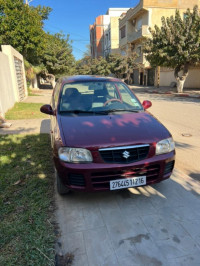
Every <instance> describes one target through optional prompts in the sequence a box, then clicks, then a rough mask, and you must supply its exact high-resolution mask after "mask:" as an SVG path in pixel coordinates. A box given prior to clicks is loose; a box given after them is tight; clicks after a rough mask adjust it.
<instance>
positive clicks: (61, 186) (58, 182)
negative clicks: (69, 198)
mask: <svg viewBox="0 0 200 266" xmlns="http://www.w3.org/2000/svg"><path fill="white" fill-rule="evenodd" d="M55 175H56V186H57V191H58V194H60V195H66V194H68V193H69V192H70V190H69V188H67V187H66V186H65V185H64V184H63V182H62V180H61V179H60V177H59V175H58V172H57V171H55Z"/></svg>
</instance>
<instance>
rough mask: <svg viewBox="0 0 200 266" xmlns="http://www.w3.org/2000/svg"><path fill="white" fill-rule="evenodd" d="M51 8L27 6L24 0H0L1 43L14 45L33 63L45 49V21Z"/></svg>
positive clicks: (36, 61)
mask: <svg viewBox="0 0 200 266" xmlns="http://www.w3.org/2000/svg"><path fill="white" fill-rule="evenodd" d="M50 11H51V8H49V7H41V6H37V7H32V6H28V5H25V4H24V2H23V0H6V1H5V0H0V43H1V44H9V45H12V46H13V47H14V48H15V49H17V50H18V51H19V52H20V53H22V54H23V56H24V57H25V58H26V59H27V60H28V61H30V62H31V63H38V61H39V58H40V56H41V55H42V54H43V52H44V49H45V45H46V44H45V38H44V35H45V33H44V31H43V20H45V19H47V18H48V15H49V12H50Z"/></svg>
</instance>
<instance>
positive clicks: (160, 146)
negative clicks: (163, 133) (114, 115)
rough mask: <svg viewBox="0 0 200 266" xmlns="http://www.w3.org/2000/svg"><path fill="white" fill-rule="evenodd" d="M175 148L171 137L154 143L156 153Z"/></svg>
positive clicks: (166, 151)
mask: <svg viewBox="0 0 200 266" xmlns="http://www.w3.org/2000/svg"><path fill="white" fill-rule="evenodd" d="M174 149H175V143H174V141H173V139H172V138H168V139H163V140H161V141H159V142H158V143H157V144H156V155H158V154H163V153H168V152H170V151H173V150H174Z"/></svg>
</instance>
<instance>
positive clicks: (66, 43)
mask: <svg viewBox="0 0 200 266" xmlns="http://www.w3.org/2000/svg"><path fill="white" fill-rule="evenodd" d="M45 39H46V49H45V50H44V54H43V56H42V59H41V60H42V63H43V64H44V65H45V67H46V70H47V72H48V73H51V74H53V75H71V74H73V73H74V70H75V59H74V56H73V55H72V47H71V43H70V40H69V35H68V36H67V37H65V35H64V34H62V33H56V34H54V35H51V34H49V33H47V34H45Z"/></svg>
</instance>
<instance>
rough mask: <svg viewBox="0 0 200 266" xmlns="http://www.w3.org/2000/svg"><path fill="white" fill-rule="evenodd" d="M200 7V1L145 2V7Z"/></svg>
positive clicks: (151, 0)
mask: <svg viewBox="0 0 200 266" xmlns="http://www.w3.org/2000/svg"><path fill="white" fill-rule="evenodd" d="M188 5H189V6H192V7H193V6H194V5H198V6H200V0H190V1H189V0H143V6H144V7H166V8H170V7H171V8H188Z"/></svg>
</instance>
